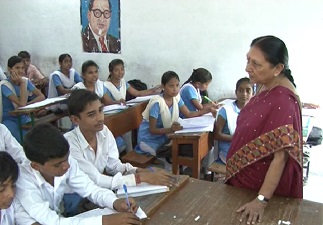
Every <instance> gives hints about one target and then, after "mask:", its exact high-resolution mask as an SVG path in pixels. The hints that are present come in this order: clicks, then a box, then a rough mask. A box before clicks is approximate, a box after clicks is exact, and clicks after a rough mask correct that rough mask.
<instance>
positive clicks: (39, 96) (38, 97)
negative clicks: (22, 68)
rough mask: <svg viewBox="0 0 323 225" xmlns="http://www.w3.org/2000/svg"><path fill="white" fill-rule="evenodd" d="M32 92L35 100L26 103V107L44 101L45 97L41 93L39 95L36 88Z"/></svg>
mask: <svg viewBox="0 0 323 225" xmlns="http://www.w3.org/2000/svg"><path fill="white" fill-rule="evenodd" d="M32 92H33V94H34V95H35V96H36V98H34V99H33V100H31V101H29V102H27V105H30V104H32V103H35V102H40V101H43V100H45V96H44V95H43V93H41V91H40V90H39V89H37V88H36V87H35V88H33V90H32Z"/></svg>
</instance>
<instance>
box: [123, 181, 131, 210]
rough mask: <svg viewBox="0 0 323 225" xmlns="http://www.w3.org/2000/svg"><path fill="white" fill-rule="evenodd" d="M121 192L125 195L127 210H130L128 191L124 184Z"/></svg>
mask: <svg viewBox="0 0 323 225" xmlns="http://www.w3.org/2000/svg"><path fill="white" fill-rule="evenodd" d="M123 190H124V193H125V195H126V202H127V206H128V210H131V206H130V202H129V196H128V190H127V186H126V185H125V184H124V185H123Z"/></svg>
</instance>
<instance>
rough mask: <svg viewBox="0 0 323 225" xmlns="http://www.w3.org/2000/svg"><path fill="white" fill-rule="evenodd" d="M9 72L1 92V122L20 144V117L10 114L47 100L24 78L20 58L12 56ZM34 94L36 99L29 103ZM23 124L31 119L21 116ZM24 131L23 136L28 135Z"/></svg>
mask: <svg viewBox="0 0 323 225" xmlns="http://www.w3.org/2000/svg"><path fill="white" fill-rule="evenodd" d="M8 72H9V73H10V76H9V77H8V78H7V79H6V80H3V81H1V83H0V90H1V94H2V96H1V98H0V122H2V123H3V124H4V125H5V126H6V127H7V128H8V129H9V130H10V132H11V134H12V136H14V137H15V138H16V139H17V141H18V142H21V137H20V131H19V124H18V117H16V116H14V115H11V114H10V112H11V111H13V110H15V109H17V108H19V107H22V106H26V105H29V104H32V103H35V102H39V101H42V100H44V99H45V96H44V95H43V94H42V93H41V92H40V90H38V89H37V88H36V87H35V86H34V85H33V84H32V83H31V81H30V80H29V79H28V78H26V77H24V72H25V70H24V63H23V60H22V58H20V57H19V56H12V57H10V58H9V60H8ZM30 93H32V94H33V95H34V96H35V98H33V99H32V100H31V101H29V102H28V96H29V94H30ZM20 121H21V124H22V125H24V124H27V123H29V122H30V121H31V118H30V117H29V116H27V115H21V116H20ZM26 132H27V131H26V130H22V136H24V134H25V133H26Z"/></svg>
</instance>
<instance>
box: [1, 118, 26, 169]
mask: <svg viewBox="0 0 323 225" xmlns="http://www.w3.org/2000/svg"><path fill="white" fill-rule="evenodd" d="M0 140H1V141H0V151H5V152H8V153H9V154H10V155H11V156H12V157H13V158H14V160H15V161H16V162H17V163H22V162H23V161H24V160H25V158H26V156H25V152H24V150H23V149H22V146H21V145H20V144H19V143H18V141H17V140H16V138H14V137H13V136H12V135H11V133H10V131H9V130H8V128H7V127H6V126H5V125H3V124H1V123H0Z"/></svg>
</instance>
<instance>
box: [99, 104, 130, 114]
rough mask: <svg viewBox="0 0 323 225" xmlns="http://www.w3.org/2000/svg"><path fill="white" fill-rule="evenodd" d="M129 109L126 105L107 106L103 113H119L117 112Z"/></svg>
mask: <svg viewBox="0 0 323 225" xmlns="http://www.w3.org/2000/svg"><path fill="white" fill-rule="evenodd" d="M126 108H128V106H126V105H121V104H113V105H107V106H104V107H103V112H104V113H105V112H110V111H117V110H123V109H126Z"/></svg>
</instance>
